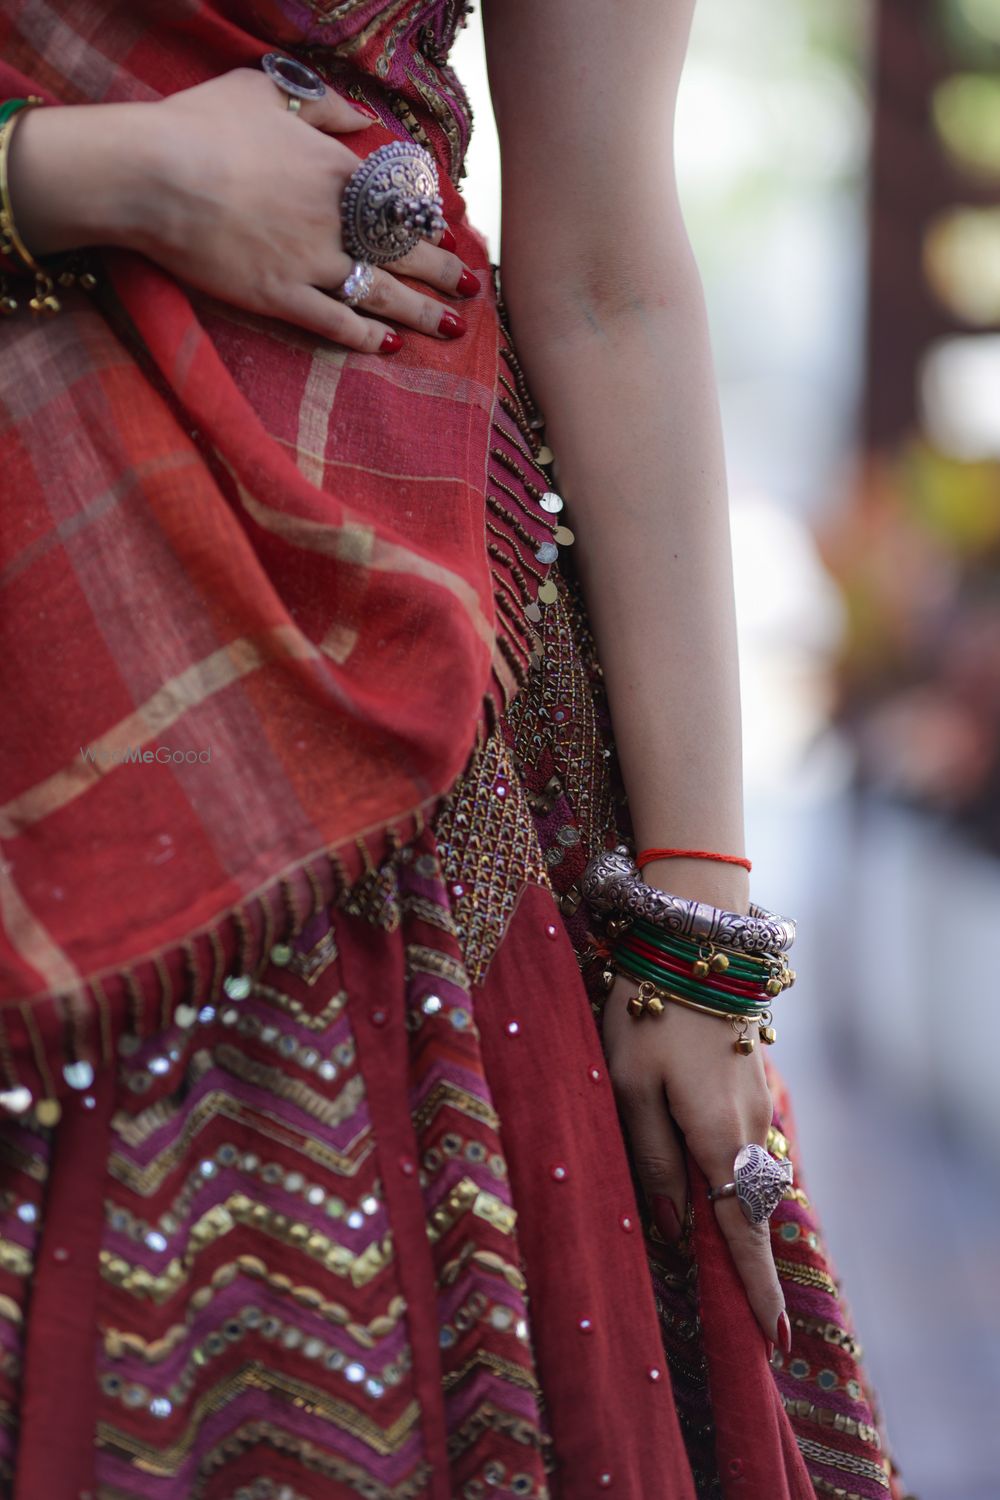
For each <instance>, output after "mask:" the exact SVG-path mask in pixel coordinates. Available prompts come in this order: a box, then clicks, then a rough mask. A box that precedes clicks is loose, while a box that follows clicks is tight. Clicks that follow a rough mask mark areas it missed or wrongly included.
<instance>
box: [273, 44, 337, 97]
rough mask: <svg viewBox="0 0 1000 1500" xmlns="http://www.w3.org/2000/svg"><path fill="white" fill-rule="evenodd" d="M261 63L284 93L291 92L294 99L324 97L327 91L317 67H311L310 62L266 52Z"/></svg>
mask: <svg viewBox="0 0 1000 1500" xmlns="http://www.w3.org/2000/svg"><path fill="white" fill-rule="evenodd" d="M260 65H261V67H262V68H263V69H264V72H265V73H266V74H267V76H268V78H270V80H271V82H272V83H276V84H277V85H278V88H279V89H281V91H282V93H285V94H290V95H291V96H292V98H293V99H322V98H323V96H324V94H325V93H326V84H325V83H324V82H323V80H322V78H321V77H320V76H319V74H318V73H317V72H316V69H315V68H310V66H309V64H308V63H304V62H299V60H298V58H296V57H282V56H281V54H280V53H279V52H265V54H264V56H263V57H262V58H261V60H260Z"/></svg>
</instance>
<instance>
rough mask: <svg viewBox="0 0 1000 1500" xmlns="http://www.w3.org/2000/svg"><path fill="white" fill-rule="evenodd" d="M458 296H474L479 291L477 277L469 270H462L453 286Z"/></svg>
mask: <svg viewBox="0 0 1000 1500" xmlns="http://www.w3.org/2000/svg"><path fill="white" fill-rule="evenodd" d="M455 290H456V292H457V293H458V295H459V296H460V297H474V296H475V295H476V293H477V292H478V291H479V277H478V276H473V274H472V272H471V271H463V272H462V274H461V276H460V277H459V278H458V285H457V286H456V288H455Z"/></svg>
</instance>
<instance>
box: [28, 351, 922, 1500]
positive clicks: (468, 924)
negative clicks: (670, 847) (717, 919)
mask: <svg viewBox="0 0 1000 1500" xmlns="http://www.w3.org/2000/svg"><path fill="white" fill-rule="evenodd" d="M517 387H519V380H517V365H516V360H513V357H511V354H510V348H508V344H507V341H505V339H501V365H499V372H498V392H496V395H498V401H496V407H495V417H493V437H492V447H490V469H489V486H487V489H489V492H487V517H486V528H487V552H489V556H490V565H492V573H493V583H495V600H496V619H498V627H499V634H498V646H496V654H495V663H493V678H495V693H493V696H492V697H487V699H486V702H484V709H483V720H481V723H480V733H478V742H477V745H475V750H474V753H472V756H471V759H469V762H468V765H466V768H465V771H463V774H462V775H460V777H459V780H457V781H456V783H454V786H453V787H451V792H450V796H448V799H447V802H445V805H444V807H442V808H441V811H439V813H438V816H436V817H435V822H433V825H424V826H421V828H420V831H418V835H417V837H415V838H414V840H412V841H411V843H409V844H405V846H402V847H396V849H394V852H393V853H391V856H390V858H388V859H387V861H385V862H382V864H381V867H378V868H376V867H372V868H370V871H369V873H367V876H364V877H363V879H361V880H360V882H358V883H355V885H352V886H349V888H348V889H346V891H345V892H342V895H340V897H339V898H337V901H336V903H334V906H333V907H327V909H319V910H318V912H316V913H315V915H313V916H312V918H310V919H309V921H306V924H304V926H301V922H294V924H292V929H294V930H295V936H291V938H288V936H283V935H282V927H280V922H282V919H283V918H282V912H280V907H279V910H277V912H276V913H274V932H273V936H274V938H276V939H277V941H276V942H273V945H271V947H270V962H268V965H267V968H264V969H262V971H259V972H258V974H256V977H255V978H250V977H249V975H246V974H240V975H238V977H237V975H234V977H229V978H228V980H225V981H223V983H222V984H217V986H214V987H210V990H208V992H207V993H205V995H204V996H202V1001H201V1004H199V1005H192V1004H181V1005H177V1007H175V1008H172V1013H171V1007H168V1005H165V1011H163V1017H162V1020H163V1025H162V1028H160V1029H159V1031H156V1034H154V1035H150V1034H148V1031H147V1028H145V1023H144V1022H142V1020H141V1011H139V1008H136V1017H135V1031H133V1034H127V1032H126V1034H124V1035H123V1037H121V1038H120V1041H118V1044H117V1058H115V1061H114V1064H109V1065H108V1067H105V1068H103V1070H99V1071H97V1076H96V1079H94V1082H93V1086H91V1088H90V1089H87V1091H78V1092H75V1094H72V1095H70V1097H69V1098H67V1101H66V1106H64V1112H63V1119H61V1122H60V1124H58V1127H55V1128H43V1127H42V1125H40V1124H39V1119H37V1115H30V1116H25V1118H24V1119H21V1121H16V1119H6V1121H4V1122H3V1125H0V1235H1V1239H0V1493H3V1494H4V1496H10V1497H13V1500H94V1497H99V1500H139V1497H150V1500H153V1497H160V1500H346V1497H352V1496H360V1497H364V1500H417V1497H429V1500H487V1497H502V1496H520V1497H529V1500H543V1497H553V1500H555V1497H558V1500H591V1497H600V1496H604V1494H607V1496H612V1497H613V1500H694V1497H696V1496H697V1497H715V1496H721V1497H726V1500H736V1497H744V1500H805V1497H808V1496H813V1494H816V1496H822V1497H826V1496H832V1497H840V1500H879V1497H883V1496H889V1494H892V1496H898V1493H900V1491H898V1484H897V1479H895V1476H894V1469H892V1463H891V1460H889V1457H888V1454H886V1449H885V1446H883V1439H882V1434H880V1428H879V1419H877V1415H876V1412H874V1406H873V1395H871V1392H870V1389H868V1388H867V1385H865V1379H864V1374H862V1371H861V1368H859V1364H858V1359H859V1347H858V1343H856V1340H855V1334H853V1331H852V1328H850V1323H849V1320H847V1314H846V1311H844V1307H843V1304H841V1301H840V1293H838V1284H837V1280H835V1275H834V1272H832V1269H831V1266H829V1263H828V1260H826V1256H825V1251H823V1245H822V1241H820V1233H819V1227H817V1221H816V1218H814V1215H813V1211H811V1208H810V1202H808V1197H807V1196H805V1191H804V1190H802V1187H801V1182H802V1175H801V1170H799V1164H798V1161H796V1184H799V1187H796V1188H795V1193H793V1194H792V1196H790V1197H789V1199H786V1202H784V1203H783V1205H781V1208H780V1211H778V1212H777V1214H775V1217H774V1220H772V1235H774V1248H775V1257H777V1265H778V1271H780V1275H781V1280H783V1284H784V1292H786V1298H787V1305H789V1311H790V1317H792V1328H793V1349H792V1356H790V1358H787V1359H783V1356H781V1355H780V1353H775V1356H774V1361H772V1364H771V1367H768V1362H766V1355H765V1343H763V1338H762V1335H760V1332H759V1329H757V1326H756V1323H754V1320H753V1317H751V1313H750V1308H748V1305H747V1301H745V1298H744V1293H742V1289H741V1286H739V1283H738V1280H736V1274H735V1271H733V1266H732V1263H730V1259H729V1253H727V1250H726V1247H724V1244H723V1241H721V1236H720V1233H718V1229H717V1226H715V1217H714V1212H712V1209H711V1206H709V1203H708V1200H706V1197H705V1182H703V1179H702V1178H700V1176H699V1173H697V1172H696V1170H694V1169H693V1167H691V1188H693V1205H694V1215H693V1230H691V1233H690V1236H688V1238H687V1241H685V1242H684V1244H682V1245H681V1247H679V1248H672V1247H667V1245H666V1244H664V1242H663V1241H661V1239H660V1236H658V1235H657V1230H655V1227H652V1224H651V1221H649V1218H648V1215H646V1212H645V1208H643V1203H642V1200H640V1199H637V1193H636V1187H634V1182H633V1176H631V1170H630V1161H628V1155H627V1148H625V1143H624V1140H622V1133H621V1128H619V1122H618V1116H616V1109H615V1100H613V1094H612V1086H610V1082H609V1077H607V1070H606V1062H604V1056H603V1050H601V1035H600V1014H598V1013H600V993H601V984H600V971H601V963H600V957H598V954H597V951H595V945H594V941H592V933H591V926H589V919H588V912H586V907H585V906H583V904H582V901H580V892H579V877H580V874H582V871H583V867H585V864H586V861H588V858H589V856H591V853H594V852H595V850H597V849H603V847H606V846H609V844H610V843H613V841H616V840H618V838H619V837H622V835H624V837H628V822H627V813H625V808H624V804H622V798H621V795H619V792H621V787H619V784H618V772H616V760H615V747H613V741H612V736H610V724H609V718H607V711H606V702H604V694H603V685H601V670H600V664H598V663H597V660H595V652H594V646H592V640H591V636H589V631H588V625H586V613H585V609H583V604H582V598H580V594H579V589H577V585H576V582H574V579H573V568H571V562H570V561H568V558H565V556H564V558H562V561H561V564H559V567H558V568H555V570H553V574H552V576H553V579H555V601H553V603H550V604H549V607H547V609H546V610H544V616H543V619H541V621H540V622H538V627H537V630H538V634H540V639H535V640H534V642H532V639H531V627H529V624H528V621H526V618H525V606H526V604H529V601H531V600H534V595H535V591H537V583H538V579H540V577H543V576H544V571H543V570H540V568H538V564H537V562H535V561H534V553H535V550H537V547H538V544H540V543H541V541H544V538H546V537H547V535H549V531H547V529H546V522H544V517H543V520H540V517H538V504H537V499H534V498H532V496H531V493H529V490H528V489H526V487H525V486H526V484H529V483H531V477H529V475H531V474H532V472H534V474H535V478H537V480H540V481H544V475H543V474H541V472H540V471H538V469H537V468H534V459H532V440H531V428H529V420H528V417H526V411H525V405H523V401H522V396H525V395H526V393H523V392H520V390H519V389H517ZM535 489H537V486H535ZM549 520H550V517H549ZM532 646H534V664H529V658H531V652H532ZM496 703H499V705H505V706H504V708H502V711H498V709H496V708H495V705H496ZM492 705H493V706H492ZM267 919H268V921H270V919H271V912H270V907H268V909H267ZM285 919H286V918H285ZM265 951H267V944H265ZM219 980H222V974H219ZM165 995H166V996H169V990H166V992H165ZM25 1023H27V1017H25ZM103 1043H106V1046H105V1049H103V1050H105V1053H106V1055H108V1056H109V1055H111V1052H112V1046H111V1043H112V1038H111V1034H109V1032H108V1035H106V1037H105V1038H103ZM37 1061H39V1068H42V1065H43V1062H45V1059H43V1055H42V1053H39V1059H37ZM772 1083H774V1091H775V1104H777V1115H775V1125H774V1130H772V1133H771V1140H769V1146H771V1149H772V1152H775V1154H777V1155H784V1154H792V1155H795V1149H793V1145H792V1140H790V1133H789V1121H787V1113H786V1101H784V1094H783V1089H781V1085H780V1082H778V1079H777V1076H774V1074H772Z"/></svg>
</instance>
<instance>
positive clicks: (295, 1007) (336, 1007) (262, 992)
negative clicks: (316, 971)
mask: <svg viewBox="0 0 1000 1500" xmlns="http://www.w3.org/2000/svg"><path fill="white" fill-rule="evenodd" d="M288 967H289V968H291V964H289V965H288ZM312 982H314V981H307V983H312ZM253 993H254V995H255V996H257V998H258V999H260V1000H266V1001H267V1002H268V1004H270V1005H274V1006H276V1007H277V1008H278V1010H283V1011H284V1012H285V1014H286V1015H289V1016H291V1017H292V1018H293V1019H294V1020H296V1021H297V1022H298V1023H299V1025H300V1026H304V1027H305V1028H306V1030H307V1031H326V1029H327V1027H329V1026H331V1025H332V1024H333V1022H334V1021H335V1020H336V1019H337V1017H338V1016H339V1015H340V1013H341V1011H342V1010H343V1009H344V1006H345V1005H346V1004H347V991H346V990H338V992H337V994H335V995H333V996H332V997H331V998H330V999H329V1000H328V1001H327V1003H326V1004H325V1005H324V1007H323V1009H322V1010H321V1011H317V1012H316V1013H315V1014H313V1013H312V1011H310V1010H309V1009H308V1008H307V1007H306V1006H305V1005H303V1003H302V1001H301V1000H296V999H295V998H294V997H293V996H292V995H286V994H285V993H284V992H283V991H282V990H276V989H274V988H272V986H271V985H269V984H261V983H260V982H259V981H257V982H256V983H255V984H254V987H253Z"/></svg>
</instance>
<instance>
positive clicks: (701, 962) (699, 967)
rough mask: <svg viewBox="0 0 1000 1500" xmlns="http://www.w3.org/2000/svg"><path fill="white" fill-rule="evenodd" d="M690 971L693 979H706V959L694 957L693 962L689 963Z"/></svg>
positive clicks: (707, 969) (707, 972)
mask: <svg viewBox="0 0 1000 1500" xmlns="http://www.w3.org/2000/svg"><path fill="white" fill-rule="evenodd" d="M691 972H692V974H693V975H694V977H695V979H707V978H708V975H709V967H708V959H707V958H698V959H695V961H694V963H693V964H692V965H691Z"/></svg>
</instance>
